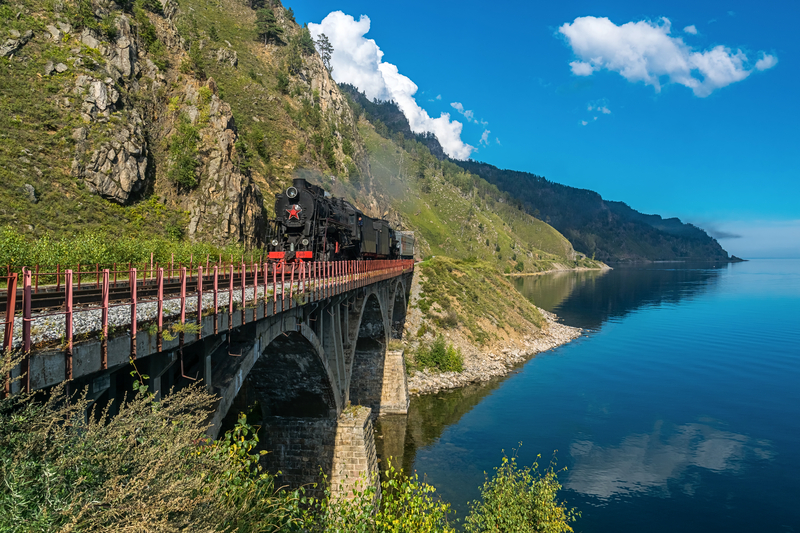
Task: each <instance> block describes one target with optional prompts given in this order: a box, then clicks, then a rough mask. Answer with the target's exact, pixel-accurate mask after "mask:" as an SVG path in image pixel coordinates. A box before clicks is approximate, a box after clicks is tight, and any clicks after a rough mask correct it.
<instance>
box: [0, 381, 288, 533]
mask: <svg viewBox="0 0 800 533" xmlns="http://www.w3.org/2000/svg"><path fill="white" fill-rule="evenodd" d="M0 366H2V365H0ZM137 383H140V385H141V382H137ZM137 388H138V391H139V392H138V393H136V395H135V397H134V398H133V399H131V401H129V402H126V403H122V404H120V405H119V414H118V415H117V416H114V417H109V416H108V412H107V411H105V410H104V411H102V412H98V411H97V410H96V409H95V408H93V407H91V405H92V402H91V401H90V400H88V399H86V397H85V395H84V396H83V397H79V398H77V399H75V398H74V397H73V398H69V397H68V395H67V394H66V392H65V389H64V387H63V386H60V387H57V388H56V389H55V390H54V391H53V394H51V396H50V399H49V400H48V401H47V402H45V403H41V402H37V401H34V399H33V398H32V397H22V398H21V397H12V398H10V399H6V400H0V480H1V481H2V482H0V531H23V530H24V531H62V530H72V531H109V532H110V531H134V530H137V531H180V530H186V529H193V530H199V529H200V528H201V527H203V528H206V527H207V528H208V530H216V531H223V530H224V531H232V530H242V529H240V528H245V530H248V531H249V530H254V531H266V530H270V531H272V530H275V529H277V528H278V527H281V526H284V525H286V526H290V525H291V524H293V523H297V522H298V521H299V516H300V513H299V512H298V505H297V504H298V501H299V495H298V494H296V493H288V492H282V493H276V492H275V486H274V478H273V477H271V476H269V475H268V474H265V473H263V472H261V470H260V467H259V466H258V456H257V455H256V454H254V453H251V452H252V450H253V449H254V447H255V445H256V444H257V442H258V439H257V437H256V436H255V428H253V427H252V426H250V425H248V424H247V421H246V419H244V418H240V420H239V423H238V424H237V426H236V427H235V428H234V429H233V430H232V431H231V432H230V433H228V434H226V435H224V436H223V437H222V438H221V439H219V440H217V441H216V442H209V441H208V440H207V439H206V438H205V434H204V430H205V419H206V413H207V411H208V409H209V408H210V407H211V405H212V404H213V402H214V398H213V397H212V396H211V395H210V394H208V393H206V392H205V391H204V390H203V389H202V388H201V387H198V386H195V387H189V388H187V389H184V390H181V391H178V392H175V393H173V394H170V395H168V396H166V397H165V398H163V399H162V400H160V401H158V402H156V401H155V400H154V397H153V395H152V394H148V393H147V392H146V387H145V386H140V387H137ZM87 413H88V415H89V416H86V415H87ZM23 524H24V525H23Z"/></svg>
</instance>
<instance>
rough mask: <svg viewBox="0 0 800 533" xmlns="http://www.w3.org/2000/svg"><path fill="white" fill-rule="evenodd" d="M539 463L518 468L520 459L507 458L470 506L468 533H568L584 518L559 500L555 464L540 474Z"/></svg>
mask: <svg viewBox="0 0 800 533" xmlns="http://www.w3.org/2000/svg"><path fill="white" fill-rule="evenodd" d="M538 469H539V464H538V462H534V463H533V465H532V466H531V467H524V468H520V467H519V466H517V461H516V457H511V458H509V457H503V461H502V463H501V465H500V466H499V467H496V468H495V474H494V476H493V477H492V479H487V480H486V482H485V483H484V484H483V486H482V487H481V499H480V500H476V501H473V502H472V503H471V504H470V512H469V514H468V515H467V518H466V520H465V524H464V525H465V531H467V533H488V532H500V531H507V532H514V533H517V532H519V533H524V532H531V533H534V532H536V533H565V532H571V531H572V527H570V525H569V524H570V523H571V522H574V521H575V519H576V518H577V517H578V516H580V513H578V512H576V510H575V509H570V508H567V506H566V504H565V503H564V502H559V501H558V500H557V499H556V497H557V495H558V491H559V489H561V485H560V484H559V482H558V479H557V475H556V472H555V470H554V468H553V464H552V463H551V464H550V466H549V467H548V468H547V469H546V470H545V471H544V474H540V473H539V472H538Z"/></svg>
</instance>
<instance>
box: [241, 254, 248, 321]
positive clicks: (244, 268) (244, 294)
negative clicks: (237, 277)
mask: <svg viewBox="0 0 800 533" xmlns="http://www.w3.org/2000/svg"><path fill="white" fill-rule="evenodd" d="M241 268H242V325H244V324H245V323H246V322H247V283H245V279H246V278H247V265H245V264H244V256H242V267H241Z"/></svg>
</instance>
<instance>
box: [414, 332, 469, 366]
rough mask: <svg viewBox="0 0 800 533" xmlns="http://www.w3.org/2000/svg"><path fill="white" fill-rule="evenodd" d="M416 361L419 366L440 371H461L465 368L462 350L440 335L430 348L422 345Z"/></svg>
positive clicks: (415, 358)
mask: <svg viewBox="0 0 800 533" xmlns="http://www.w3.org/2000/svg"><path fill="white" fill-rule="evenodd" d="M414 361H415V362H416V365H417V366H418V367H419V368H430V369H433V370H438V371H439V372H461V371H462V370H464V357H463V356H462V355H461V350H459V349H457V348H455V347H454V346H453V345H452V344H447V341H445V339H444V337H443V336H441V335H439V336H438V337H436V339H435V340H434V341H433V344H431V346H430V347H429V348H425V347H424V346H423V347H420V348H419V350H418V351H417V354H416V356H415V357H414Z"/></svg>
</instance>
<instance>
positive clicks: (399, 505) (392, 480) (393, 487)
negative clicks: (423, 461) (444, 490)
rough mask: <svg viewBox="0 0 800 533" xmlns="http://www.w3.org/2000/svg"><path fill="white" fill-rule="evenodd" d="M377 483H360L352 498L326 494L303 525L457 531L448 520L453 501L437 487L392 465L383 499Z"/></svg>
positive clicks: (344, 531) (317, 531)
mask: <svg viewBox="0 0 800 533" xmlns="http://www.w3.org/2000/svg"><path fill="white" fill-rule="evenodd" d="M376 492H377V491H376V489H375V487H374V486H369V487H363V485H362V486H358V487H356V488H355V489H354V490H353V493H352V498H349V499H345V498H338V499H334V498H332V497H331V493H330V489H328V490H327V491H326V494H327V497H326V498H325V499H323V500H321V501H318V502H314V504H313V505H312V508H311V510H310V511H309V512H308V514H307V515H306V517H305V520H304V523H303V528H304V530H306V531H310V532H313V533H322V532H326V533H327V532H333V531H336V532H339V533H350V532H352V533H356V532H358V533H362V532H363V533H368V532H375V533H377V532H387V533H388V532H393V533H394V532H396V533H401V532H409V533H411V532H414V533H417V532H419V533H432V532H437V533H454V532H455V530H454V529H453V528H452V527H451V526H450V524H449V523H448V521H447V516H448V514H450V512H451V511H450V504H449V503H445V502H443V501H441V500H440V499H439V498H438V497H436V489H435V488H434V487H433V486H431V485H428V484H427V483H425V482H422V481H420V480H419V477H418V476H417V474H414V476H413V477H409V476H406V475H404V474H403V471H402V470H395V468H394V466H392V465H391V463H390V464H389V468H388V469H387V470H386V479H385V480H384V481H382V482H381V495H380V499H378V498H377V497H376V496H377V494H376Z"/></svg>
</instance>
